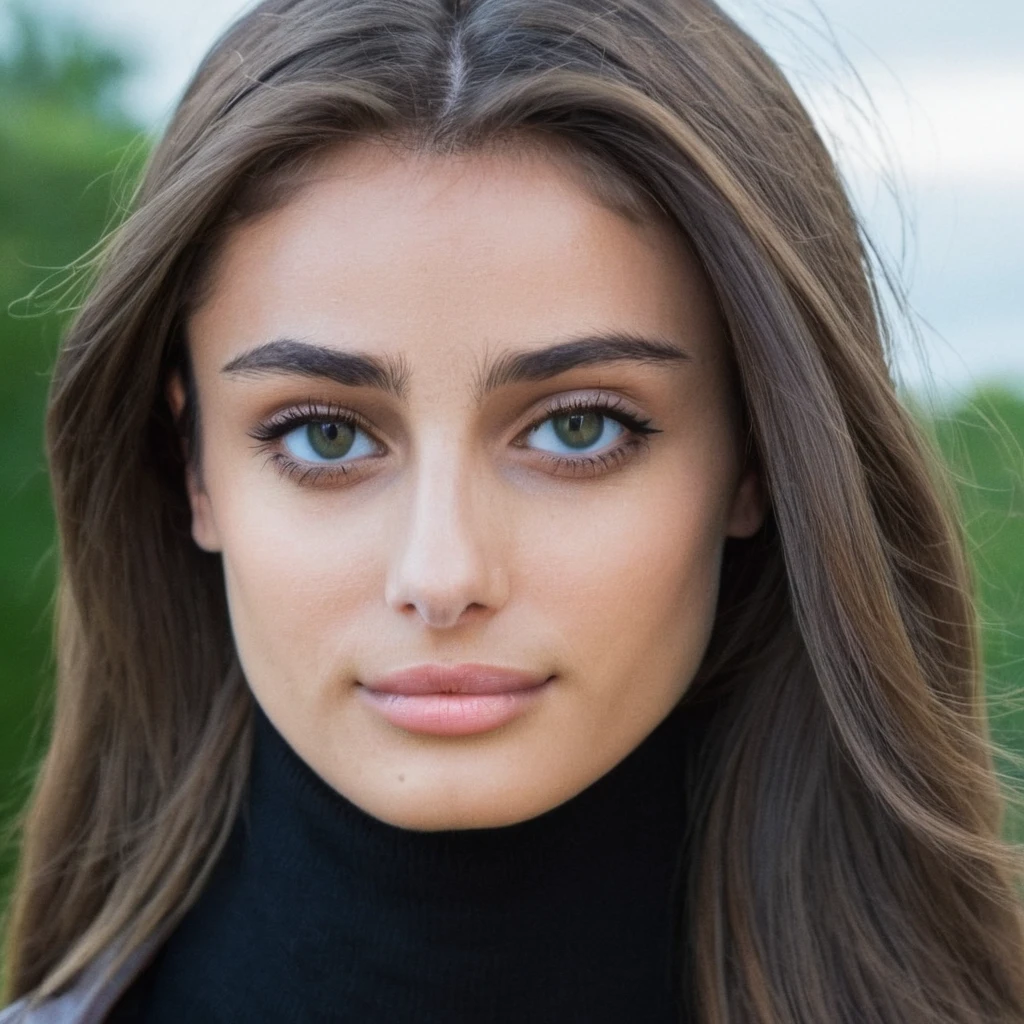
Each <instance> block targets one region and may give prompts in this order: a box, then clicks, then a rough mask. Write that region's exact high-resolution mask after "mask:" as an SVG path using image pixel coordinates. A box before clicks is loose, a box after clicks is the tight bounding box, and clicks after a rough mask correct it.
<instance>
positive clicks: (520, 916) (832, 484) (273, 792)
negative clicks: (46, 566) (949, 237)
mask: <svg viewBox="0 0 1024 1024" xmlns="http://www.w3.org/2000/svg"><path fill="white" fill-rule="evenodd" d="M885 341H886V339H885V333H884V324H883V323H882V321H881V317H880V312H879V308H878V304H877V295H876V292H875V288H874V285H873V283H872V277H871V273H870V269H869V264H868V260H867V259H866V257H865V250H864V247H863V244H862V241H861V237H860V234H859V230H858V226H857V223H856V221H855V218H854V216H853V214H852V212H851V209H850V207H849V205H848V202H847V199H846V197H845V195H844V193H843V190H842V188H841V185H840V182H839V180H838V178H837V175H836V171H835V169H834V167H833V165H832V163H831V161H830V159H829V156H828V154H827V152H826V150H825V148H824V146H823V145H822V143H821V140H820V139H819V137H818V135H817V134H816V133H815V131H814V129H813V127H812V125H811V122H810V120H809V119H808V117H807V114H806V113H805V111H804V110H803V108H802V107H801V105H800V103H799V102H798V100H797V99H796V98H795V96H794V94H793V92H792V91H791V89H790V88H789V86H788V85H787V84H786V82H785V81H784V79H783V78H782V76H781V74H780V72H779V71H778V69H777V68H776V67H775V66H774V65H773V64H772V62H771V61H770V60H769V59H768V58H767V57H766V56H765V54H764V53H763V52H762V51H761V50H760V49H759V48H758V47H757V45H756V44H755V43H753V42H752V41H751V40H750V39H749V38H748V37H747V36H745V35H744V34H743V32H742V31H741V30H740V29H739V28H737V26H736V25H735V24H734V23H733V22H732V21H730V20H729V19H728V18H726V17H725V16H724V15H723V14H722V12H721V11H720V10H719V9H718V8H717V7H715V6H714V5H713V4H711V3H710V2H707V0H687V2H682V0H671V2H669V0H630V2H624V3H619V4H616V5H614V6H603V5H600V6H599V5H592V4H590V3H588V2H587V0H572V2H566V0H558V2H556V0H471V2H458V0H454V2H451V3H449V2H444V0H388V2H381V0H267V2H264V3H262V4H260V5H259V6H258V7H256V8H255V9H254V10H253V11H252V12H251V13H249V14H247V15H246V16H245V17H243V18H242V19H241V20H240V21H239V22H238V23H237V24H236V25H235V26H234V27H233V28H232V29H231V30H230V31H229V32H228V33H227V34H226V35H225V36H224V37H223V38H222V39H221V40H220V41H219V42H218V43H217V45H216V46H215V47H214V48H213V50H212V51H211V53H210V54H209V55H208V57H207V58H206V60H205V61H204V62H203V64H202V66H201V67H200V69H199V71H198V72H197V74H196V76H195V78H194V80H193V82H192V84H191V85H190V87H189V89H188V91H187V93H186V95H185V97H184V98H183V100H182V102H181V104H180V106H179V109H178V111H177V113H176V115H175V117H174V119H173V121H172V123H171V125H170V127H169V128H168V130H167V132H166V134H165V136H164V138H163V140H162V141H161V142H160V144H159V145H158V147H157V148H156V151H155V153H154V155H153V157H152V159H151V162H150V165H149V167H148V169H147V172H146V174H145V177H144V181H143V183H142V185H141V187H140V190H139V192H138V195H137V196H136V200H135V204H134V210H133V212H132V213H131V215H130V216H129V217H128V219H127V220H126V222H125V223H124V224H123V225H122V226H121V227H120V228H119V229H118V231H117V232H116V233H115V235H114V236H113V237H112V239H111V240H110V244H109V245H108V247H107V250H106V252H105V254H104V257H103V259H102V263H101V266H100V268H99V272H98V275H97V277H96V279H95V282H94V285H93V288H92V290H91V293H90V295H89V297H88V299H87V301H86V302H85V304H84V305H83V307H82V309H81V310H80V312H79V315H78V317H77V319H76V321H75V323H74V325H73V327H72V328H71V330H70V331H69V333H68V335H67V337H66V339H65V342H64V345H63V347H62V350H61V352H60V355H59V359H58V362H57V366H56V369H55V373H54V379H53V386H52V394H51V400H50V406H49V411H48V421H47V423H48V444H49V452H50V458H51V468H52V477H53V485H54V496H55V502H56V507H57V513H58V522H59V527H60V538H61V558H62V567H63V572H62V585H61V592H60V603H59V609H58V612H59V615H58V618H59V634H58V647H57V650H58V659H59V666H58V668H59V671H58V676H59V681H58V695H57V705H56V718H55V726H54V730H53V737H52V740H51V745H50V749H49V753H48V756H47V758H46V761H45V764H44V766H43V769H42V771H41V773H40V775H39V779H38V783H37V787H36V791H35V794H34V796H33V799H32V802H31V805H30V808H29V811H28V814H27V817H26V819H25V824H24V842H23V852H22V861H21V868H20V875H19V878H18V883H17V889H16V894H15V901H14V909H13V913H12V916H11V920H10V925H9V931H8V943H7V959H6V964H7V970H8V987H9V996H10V997H11V998H13V999H16V1000H18V1002H17V1003H16V1004H15V1006H14V1007H13V1008H12V1009H10V1010H9V1011H8V1015H7V1016H2V1017H0V1020H3V1021H4V1022H5V1024H6V1022H7V1021H11V1020H20V1019H24V1020H28V1021H44V1020H45V1021H51V1020H62V1021H86V1020H88V1021H100V1020H107V1021H118V1020H121V1021H123V1020H145V1021H170V1020H177V1021H180V1020H189V1021H206V1020H211V1021H213V1020H217V1021H225V1020H232V1021H233V1020H246V1021H252V1020H271V1021H277V1020H303V1021H307V1020H337V1021H364V1022H365V1021H387V1022H403V1021H417V1022H424V1021H456V1020H460V1021H461V1020H465V1021H526V1020H529V1021H559V1022H562V1021H573V1020H579V1021H587V1022H590V1024H593V1022H603V1021H617V1022H622V1021H644V1022H660V1021H666V1022H670V1021H675V1022H678V1021H700V1022H709V1024H713V1022H726V1021H730V1022H739V1021H743V1022H758V1024H768V1022H790V1021H793V1022H808V1024H810V1022H816V1024H820V1022H822V1021H829V1022H833V1021H835V1022H838V1021H846V1022H863V1021H877V1022H893V1024H895V1022H907V1021H929V1022H932V1021H946V1022H957V1024H960V1022H981V1021H985V1022H987V1024H990V1022H995V1021H1007V1022H1008V1021H1019V1020H1021V1019H1024V928H1022V924H1024V921H1022V913H1021V906H1020V902H1019V897H1018V894H1017V890H1016V885H1017V881H1018V878H1019V870H1020V862H1019V855H1018V852H1017V851H1016V849H1015V848H1013V847H1012V846H1010V845H1008V844H1005V843H1004V842H1003V841H1002V840H1001V838H1000V833H1001V824H1002V813H1003V798H1002V796H1001V794H1000V790H999V786H998V781H997V778H996V775H995V773H994V770H993V760H992V747H991V745H990V742H989V739H988V736H987V731H986V725H985V716H984V708H983V704H982V691H981V682H980V674H979V665H978V657H977V638H976V635H975V623H974V617H973V611H972V606H971V600H970V594H969V580H968V572H967V569H966V565H965V559H964V552H963V543H962V539H961V536H960V533H959V529H958V526H957V524H956V522H955V519H954V518H953V517H952V516H951V515H950V514H949V513H948V512H947V507H948V500H947V497H946V492H945V490H944V489H943V485H942V484H941V482H940V477H939V475H938V474H937V472H936V469H935V466H934V464H933V460H932V456H931V454H930V451H929V449H928V447H927V445H926V444H925V443H924V442H923V441H922V439H921V438H920V436H919V434H918V432H917V430H916V428H915V426H914V424H913V422H912V420H911V419H910V417H909V416H908V414H907V413H906V412H905V411H904V409H903V408H902V407H901V406H900V404H899V402H898V401H897V399H896V397H895V394H894V389H893V386H892V382H891V378H890V375H889V372H888V367H887V362H886V354H887V353H886V346H885Z"/></svg>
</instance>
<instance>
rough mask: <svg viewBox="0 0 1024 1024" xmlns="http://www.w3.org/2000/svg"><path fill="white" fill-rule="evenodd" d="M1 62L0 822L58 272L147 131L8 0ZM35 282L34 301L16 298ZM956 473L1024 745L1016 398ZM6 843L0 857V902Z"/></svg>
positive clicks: (50, 569) (39, 667) (93, 50)
mask: <svg viewBox="0 0 1024 1024" xmlns="http://www.w3.org/2000/svg"><path fill="white" fill-rule="evenodd" d="M13 24H14V33H13V36H12V38H10V39H9V40H8V45H7V47H6V54H5V56H3V57H2V58H0V103H2V111H3V112H2V116H0V436H2V437H3V438H4V442H5V444H4V454H3V458H2V459H0V819H3V818H9V817H10V815H11V813H12V812H13V811H14V810H15V809H16V808H17V807H19V806H20V804H21V803H22V801H23V799H24V796H25V794H26V792H27V786H28V783H29V782H30V779H31V776H32V771H33V767H34V765H35V764H36V763H37V761H38V757H39V754H40V752H41V750H42V741H43V739H44V736H45V724H46V720H47V710H48V703H47V701H48V693H49V683H50V679H51V676H52V663H51V659H50V653H49V652H50V642H51V632H50V611H51V599H52V593H53V585H54V568H55V557H54V541H53V537H54V524H53V515H52V512H51V508H50V498H49V491H48V482H47V475H46V464H45V456H44V451H43V440H42V429H43V407H44V403H45V395H46V387H47V377H48V370H49V367H50V365H51V361H52V358H53V353H54V350H55V346H56V343H57V340H58V337H59V334H60V330H61V328H62V325H63V324H64V323H65V322H66V318H67V312H66V310H67V306H68V305H69V304H70V302H71V300H72V299H73V296H74V289H69V287H68V285H69V281H70V276H69V274H68V273H67V272H66V270H65V269H62V268H66V267H67V265H68V264H70V263H71V261H73V260H75V259H76V258H77V257H79V256H81V255H82V254H83V253H85V252H86V251H87V250H89V249H90V247H91V246H93V245H94V244H95V243H96V241H97V239H98V238H99V237H100V236H101V235H102V233H103V232H104V231H105V230H106V229H107V228H108V227H109V226H111V225H112V224H113V223H114V222H115V221H116V219H117V218H118V216H119V213H120V209H119V207H120V199H119V198H118V197H119V196H120V197H123V196H125V195H127V194H129V193H130V190H131V186H132V184H133V182H134V180H135V178H136V176H137V173H138V171H139V169H140V167H141V162H142V160H143V159H144V157H145V154H146V147H147V145H148V140H147V139H146V137H145V136H144V135H143V134H142V132H141V129H140V128H139V126H137V125H134V124H132V123H130V121H129V119H128V118H127V117H126V116H125V115H124V114H123V112H122V111H121V109H120V107H119V106H118V102H117V98H118V95H119V89H120V88H121V86H122V84H123V79H124V76H125V73H126V71H127V70H128V69H129V67H128V64H127V63H126V62H125V60H124V59H123V57H121V56H120V55H119V54H117V53H115V52H113V51H110V50H107V49H105V48H104V47H103V46H101V45H98V44H97V43H96V42H95V41H93V40H91V39H89V38H88V37H87V36H85V35H83V34H82V33H81V32H76V31H75V30H73V29H70V28H60V29H57V30H54V29H53V28H49V27H46V26H44V25H43V24H42V23H40V22H39V21H38V20H37V19H35V18H33V17H32V16H31V15H30V14H29V13H28V11H27V8H24V7H22V8H16V9H15V10H14V16H13ZM33 291H35V296H34V297H33V298H26V297H27V296H29V295H30V293H32V292H33ZM932 426H933V428H934V432H935V436H936V438H937V440H938V441H939V443H940V444H941V446H942V449H943V451H944V452H945V453H946V456H947V459H948V461H949V463H950V465H951V466H952V468H953V470H954V473H955V474H956V475H957V477H958V478H959V479H960V481H961V486H960V492H961V497H962V501H963V504H964V508H965V512H966V520H967V524H968V528H969V533H970V537H971V544H972V552H973V555H974V560H975V564H976V566H977V570H978V574H979V579H980V592H981V599H982V614H983V616H984V617H985V620H986V623H987V628H986V631H985V655H986V661H987V666H988V686H989V690H990V693H991V694H992V695H993V696H994V698H995V700H994V701H993V708H994V711H993V714H992V719H993V731H994V735H995V738H996V739H997V740H998V741H999V742H1001V743H1004V744H1006V745H1008V746H1009V747H1011V748H1014V749H1016V750H1019V751H1021V752H1022V753H1024V711H1022V710H1020V709H1019V708H1018V709H1015V708H1014V706H1012V705H1007V707H1004V706H1003V704H1002V700H1003V698H1004V696H1005V695H1007V694H1010V693H1011V692H1012V691H1015V690H1016V688H1017V687H1019V686H1020V684H1021V682H1022V681H1024V459H1022V456H1021V452H1020V448H1019V447H1018V446H1017V444H1018V441H1019V439H1021V438H1024V398H1022V397H1021V396H1019V395H1015V394H1012V393H1010V392H1004V391H1000V390H985V391H979V392H978V393H977V394H975V395H974V396H972V398H971V400H970V401H968V402H965V403H963V404H962V405H961V406H960V407H958V408H956V409H954V410H951V411H949V412H948V413H945V414H943V415H942V416H940V417H937V418H935V419H934V421H933V423H932ZM11 865H12V854H11V851H10V849H9V848H8V849H6V851H5V852H4V853H3V854H0V906H3V904H4V900H3V898H2V894H3V891H4V886H5V884H6V883H5V882H4V880H3V876H6V875H8V874H9V871H10V868H11Z"/></svg>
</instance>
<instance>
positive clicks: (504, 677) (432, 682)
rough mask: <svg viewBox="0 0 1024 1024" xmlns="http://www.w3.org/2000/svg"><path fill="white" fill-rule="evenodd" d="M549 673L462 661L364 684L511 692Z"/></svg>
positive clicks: (396, 689) (380, 688) (420, 690)
mask: <svg viewBox="0 0 1024 1024" xmlns="http://www.w3.org/2000/svg"><path fill="white" fill-rule="evenodd" d="M548 678H549V677H548V676H544V675H538V674H537V673H536V672H522V671H519V670H518V669H512V668H503V667H502V666H500V665H481V664H477V663H466V664H462V665H413V666H412V667H411V668H403V669H399V670H398V671H397V672H390V673H388V674H387V675H386V676H381V677H380V678H378V679H374V680H372V681H370V682H363V683H362V685H363V686H365V687H366V688H367V689H368V690H374V691H376V692H377V693H402V694H407V695H409V696H419V695H421V694H425V693H445V694H451V693H474V694H494V693H511V692H515V691H518V690H528V689H531V688H532V687H534V686H540V685H541V684H542V683H545V682H546V681H547V680H548Z"/></svg>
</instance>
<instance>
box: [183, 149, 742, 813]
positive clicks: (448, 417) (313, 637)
mask: <svg viewBox="0 0 1024 1024" xmlns="http://www.w3.org/2000/svg"><path fill="white" fill-rule="evenodd" d="M210 285H211V288H210V291H209V297H208V299H207V301H206V302H205V303H204V305H203V306H202V307H201V308H200V309H199V310H198V311H197V313H196V314H195V315H194V317H193V319H192V321H191V323H190V340H189V344H190V349H191V355H192V360H193V366H194V372H195V379H196V387H197V398H198V405H199V409H200V412H201V423H202V427H201V430H202V438H201V446H202V457H201V462H202V469H201V473H199V474H194V473H193V474H190V478H189V491H190V500H191V503H192V512H193V536H194V538H195V540H196V542H197V543H198V544H199V545H200V546H201V547H203V548H205V549H206V550H209V551H218V552H220V553H221V555H222V558H223V566H224V578H225V584H226V588H227V597H228V603H229V608H230V614H231V623H232V629H233V633H234V637H235V642H236V645H237V649H238V653H239V657H240V660H241V664H242V667H243V669H244V672H245V675H246V678H247V679H248V682H249V685H250V686H251V688H252V691H253V693H254V695H255V697H256V699H257V700H258V701H259V703H260V704H261V705H262V707H263V708H264V710H265V711H266V713H267V715H268V716H269V718H270V719H271V721H272V722H274V724H275V725H276V727H277V728H278V730H279V731H280V732H281V733H282V734H283V736H284V737H285V738H286V739H287V741H288V742H289V743H290V744H291V746H292V747H293V748H294V749H295V750H296V751H297V752H298V753H299V755H300V756H301V757H303V758H304V759H305V761H306V762H308V764H309V765H310V766H311V767H312V768H313V769H314V770H315V771H316V772H317V773H318V774H319V775H320V776H322V777H323V778H324V779H325V780H326V781H327V782H328V783H329V784H330V785H332V786H333V787H334V788H335V789H337V790H338V791H340V792H341V793H342V794H344V795H345V796H346V797H348V798H349V799H350V800H352V801H353V802H354V803H356V804H357V805H358V806H360V807H361V808H362V809H363V810H365V811H366V812H368V813H370V814H372V815H374V816H376V817H378V818H380V819H382V820H385V821H388V822H390V823H392V824H395V825H400V826H404V827H408V828H416V829H446V828H471V827H488V826H497V825H505V824H511V823H513V822H517V821H521V820H524V819H526V818H530V817H533V816H536V815H538V814H541V813H542V812H544V811H546V810H549V809H550V808H552V807H555V806H557V805H558V804H560V803H562V802H564V801H565V800H567V799H569V798H570V797H573V796H574V795H576V794H577V793H579V792H580V791H581V790H583V789H584V788H586V787H587V786H589V785H590V784H591V783H593V782H594V781H596V780H597V779H598V778H599V777H600V776H601V775H603V774H604V773H605V772H607V771H609V770H610V769H611V768H612V767H614V766H615V765H616V764H617V763H618V762H619V761H621V760H622V759H623V758H624V757H625V756H626V755H627V754H628V753H629V752H630V751H631V750H633V749H634V748H635V747H636V746H637V745H638V744H639V743H640V742H641V741H642V740H643V739H644V738H645V737H646V736H647V735H648V734H649V733H650V732H651V731H652V730H653V729H654V728H655V727H656V726H657V725H658V724H659V723H660V722H661V721H662V720H663V719H664V718H665V717H666V715H667V714H668V713H669V712H670V711H671V710H672V708H673V707H674V705H675V704H676V703H677V702H678V701H679V699H680V697H681V696H682V694H683V693H684V691H685V690H686V689H687V687H688V686H689V684H690V681H691V680H692V678H693V676H694V674H695V672H696V669H697V667H698V665H699V663H700V661H701V657H702V655H703V653H704V650H705V647H706V644H707V641H708V638H709V634H710V630H711V626H712V621H713V617H714V611H715V603H716V597H717V587H718V575H719V565H720V556H721V552H722V546H723V543H724V541H725V539H726V537H728V536H730V535H731V536H747V535H749V534H751V533H753V532H754V531H755V530H756V529H757V527H758V526H759V525H760V522H761V517H762V507H761V506H762V501H761V497H760V491H759V488H758V484H757V480H756V478H755V477H754V475H753V474H752V473H751V472H750V471H747V470H744V468H743V466H742V465H741V460H740V441H739V436H738V423H737V414H736V410H735V408H734V405H733V402H732V400H731V397H730V396H731V391H730V384H729V376H728V372H727V363H726V358H725V357H726V350H725V346H724V343H723V340H722V337H721V334H720V329H719V327H718V324H717V322H716V318H715V313H714V306H713V302H712V300H711V297H710V293H709V290H708V287H707V285H706V283H705V281H704V280H703V278H702V275H701V273H700V272H699V269H698V266H697V264H696V262H695V260H694V258H693V257H692V256H691V255H690V253H689V251H688V250H687V249H686V248H684V246H683V244H682V243H681V242H680V241H679V240H678V239H677V237H676V236H675V234H674V233H673V232H671V231H670V230H669V229H668V228H667V227H665V226H646V227H640V226H637V224H635V223H633V222H632V221H630V220H627V219H626V218H624V217H623V216H622V215H621V214H619V213H615V212H612V211H611V210H610V209H608V208H607V207H605V206H603V205H601V204H600V203H599V202H598V201H597V200H596V199H594V198H593V197H592V196H591V195H590V194H589V193H588V192H587V191H586V190H585V189H584V187H583V186H582V185H581V184H580V179H579V177H578V176H577V175H575V174H574V173H573V172H572V171H571V170H570V169H569V166H568V165H567V163H566V162H565V160H564V159H563V158H558V157H556V156H555V155H554V152H548V151H545V150H542V149H540V148H531V149H525V148H524V149H522V150H520V151H518V152H516V153H515V154H512V153H509V152H499V151H496V150H494V151H490V152H486V153H485V152H478V153H475V154H471V155H462V156H458V157H434V156H431V157H426V156H415V155H412V154H410V153H407V152H404V151H393V150H390V149H388V148H385V147H384V146H383V145H381V144H379V143H371V142H360V143H357V144H351V145H349V146H347V147H346V148H344V149H341V150H338V151H336V152H335V153H332V154H331V156H330V157H329V158H328V159H327V160H326V161H325V162H324V163H323V164H322V165H321V166H320V167H319V169H318V171H317V173H316V175H315V177H314V179H313V181H312V182H311V183H310V184H308V185H307V186H306V187H305V188H304V189H303V190H302V191H301V192H300V193H298V194H297V196H296V197H295V198H293V199H292V200H291V201H289V202H288V203H287V204H286V205H284V206H282V207H279V208H278V209H276V210H275V211H274V212H271V213H269V214H265V215H263V216H261V217H259V218H257V219H255V220H252V221H248V222H246V223H244V224H243V225H241V226H240V227H238V228H236V229H235V230H234V232H233V234H231V235H230V236H229V237H228V239H227V242H226V246H225V248H224V250H223V253H222V256H221V258H220V260H219V262H218V264H217V266H216V268H215V270H214V274H213V278H212V280H211V282H210ZM555 346H557V348H553V347H555ZM549 350H551V353H550V354H549V355H545V354H544V353H545V352H548V351H549ZM169 393H170V398H171V401H172V404H173V405H174V406H175V407H177V408H180V404H181V400H182V390H181V385H180V381H179V380H177V379H175V380H173V381H172V384H171V387H170V392H169ZM644 430H656V431H657V433H644V432H643V431H644ZM466 664H470V665H476V666H480V665H492V666H493V665H496V666H502V667H505V668H512V669H516V670H519V671H520V672H524V673H526V674H527V677H528V679H530V680H532V681H535V682H538V683H540V682H543V685H542V686H540V687H539V688H538V689H536V690H532V691H524V692H523V693H521V694H520V695H519V696H518V697H510V696H508V695H507V694H505V695H503V696H497V697H494V696H492V697H483V698H482V697H479V696H478V697H477V698H472V697H466V696H461V697H459V696H445V695H444V694H441V695H438V694H436V693H435V695H434V696H433V697H429V696H426V697H424V696H420V697H413V698H409V697H406V698H404V699H403V698H401V697H398V698H396V697H393V696H392V697H390V698H389V697H386V696H382V695H381V694H380V693H377V694H376V696H374V693H373V691H372V690H370V689H369V688H368V686H367V685H365V684H370V685H373V684H375V683H376V684H379V683H380V680H381V678H382V677H383V676H385V675H387V674H389V673H393V672H395V671H396V670H399V669H406V668H412V667H415V666H422V665H441V666H455V665H466ZM443 676H444V673H443V672H441V673H440V674H439V675H437V676H434V677H432V678H433V685H431V686H430V687H429V688H430V689H433V690H435V691H436V690H444V689H446V688H447V687H448V684H447V683H445V681H444V678H443ZM450 682H451V680H449V683H450ZM502 685H504V684H502ZM389 702H390V703H389ZM403 708H404V709H405V710H404V711H403ZM409 708H412V709H413V710H412V711H409V710H408V709H409ZM424 708H425V710H424Z"/></svg>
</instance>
